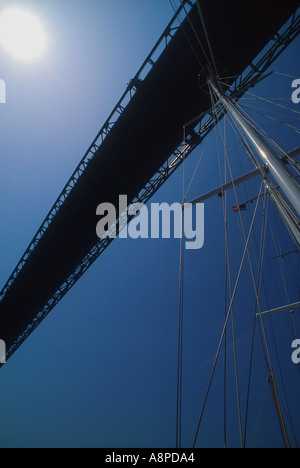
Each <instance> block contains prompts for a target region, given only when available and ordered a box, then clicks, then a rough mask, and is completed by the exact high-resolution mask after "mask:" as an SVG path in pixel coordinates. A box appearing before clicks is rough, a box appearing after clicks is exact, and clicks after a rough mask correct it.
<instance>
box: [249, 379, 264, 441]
mask: <svg viewBox="0 0 300 468" xmlns="http://www.w3.org/2000/svg"><path fill="white" fill-rule="evenodd" d="M268 385H269V377H267V381H266V384H265V388H264V392H263V397H262V400H261V404H260V408H259V412H258V417H257V421H256V425H255V428H254V432H253V436H252V440H251V445H250V447H251V448H253V444H254V439H255V437H256V433H257V429H258V426H259V423H260V419H261V415H262V410H263V405H264V402H265V398H266V394H267V389H268Z"/></svg>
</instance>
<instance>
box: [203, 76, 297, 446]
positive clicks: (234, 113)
mask: <svg viewBox="0 0 300 468" xmlns="http://www.w3.org/2000/svg"><path fill="white" fill-rule="evenodd" d="M208 85H209V86H210V87H211V89H212V90H213V91H214V92H215V93H216V95H217V97H218V99H219V101H220V102H221V103H222V105H223V107H224V109H225V111H226V112H227V113H228V115H229V116H230V117H231V118H232V120H233V122H234V124H235V125H236V127H237V129H238V131H239V133H240V135H241V136H242V138H243V140H244V142H245V144H246V146H250V147H251V148H252V150H253V151H254V155H255V156H254V158H252V157H251V160H252V161H253V162H254V164H255V166H256V170H258V171H259V173H260V174H261V176H262V177H263V179H264V181H265V185H266V190H267V192H268V193H269V194H270V198H271V199H272V201H273V203H274V205H275V207H276V209H277V210H278V212H279V214H280V216H281V218H282V220H283V222H284V224H285V225H286V227H287V229H288V231H289V233H290V235H291V237H292V239H293V241H294V242H295V244H296V246H297V248H298V250H300V221H299V220H300V185H299V183H298V182H297V180H296V179H295V178H294V177H293V176H292V174H291V173H290V172H289V171H288V170H287V169H286V167H285V165H284V162H283V161H282V159H281V158H280V156H279V154H277V152H276V151H275V150H274V148H273V147H272V146H271V144H270V142H269V140H268V139H267V137H266V136H265V135H263V134H262V133H261V132H260V131H259V130H258V127H256V126H255V125H254V124H253V123H252V122H250V120H249V119H248V118H247V117H246V116H245V115H244V114H243V113H242V112H241V111H240V110H239V108H238V106H237V105H236V103H235V102H234V101H233V100H232V99H230V98H229V97H227V96H226V95H225V94H224V93H223V91H222V89H221V87H220V86H219V85H218V83H217V82H216V81H215V80H214V79H209V80H208ZM276 147H277V148H278V149H279V148H280V147H279V146H278V145H276ZM284 154H285V153H284V151H283V150H282V155H284ZM256 156H257V158H256ZM254 172H255V171H254ZM250 174H251V173H250ZM269 174H270V175H271V176H272V177H273V179H274V181H275V182H276V184H277V185H278V187H277V186H275V184H274V183H273V182H272V180H270V178H269ZM255 175H256V174H255ZM278 188H280V189H281V191H282V192H283V194H284V195H285V197H283V195H282V194H281V193H280V192H279V190H278ZM260 319H261V320H262V316H261V315H260ZM268 354H269V353H268ZM269 366H270V369H269V382H270V383H271V389H272V394H273V397H274V402H275V408H276V412H277V415H278V419H279V424H280V429H281V432H282V436H283V441H284V445H285V447H287V448H290V447H291V445H290V441H289V438H288V433H287V430H286V426H285V422H284V418H283V413H282V409H281V406H280V402H279V396H278V391H277V387H276V383H275V377H274V372H273V369H272V364H271V360H270V356H269Z"/></svg>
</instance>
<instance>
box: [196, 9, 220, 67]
mask: <svg viewBox="0 0 300 468" xmlns="http://www.w3.org/2000/svg"><path fill="white" fill-rule="evenodd" d="M197 8H198V12H199V16H200V19H201V24H202V28H203V31H204V34H205V38H206V42H207V45H208V49H209V53H210V56H211V59H212V64H213V66H214V69H215V74H216V76H218V70H217V66H216V61H215V58H214V54H213V50H212V47H211V43H210V40H209V36H208V33H207V29H206V25H205V21H204V16H203V13H202V9H201V6H200V2H199V0H197Z"/></svg>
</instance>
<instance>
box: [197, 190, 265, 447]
mask: <svg viewBox="0 0 300 468" xmlns="http://www.w3.org/2000/svg"><path fill="white" fill-rule="evenodd" d="M262 186H263V184H262V185H261V188H262ZM258 200H259V199H258ZM258 200H257V203H256V207H255V211H254V214H253V218H252V223H251V226H250V229H249V234H248V237H247V240H246V245H245V249H244V252H243V256H242V260H241V263H240V267H239V271H238V275H237V278H236V282H235V286H234V290H233V294H232V297H231V300H230V305H229V308H228V311H227V315H226V320H225V324H224V328H223V331H222V335H221V339H220V343H219V346H218V349H217V353H216V357H215V361H214V364H213V368H212V372H211V376H210V379H209V383H208V387H207V391H206V394H205V398H204V403H203V407H202V410H201V414H200V418H199V422H198V426H197V430H196V434H195V438H194V443H193V448H195V445H196V443H197V439H198V434H199V430H200V426H201V423H202V419H203V415H204V410H205V407H206V403H207V399H208V395H209V392H210V388H211V384H212V381H213V377H214V374H215V370H216V365H217V362H218V359H219V355H220V351H221V347H222V344H223V340H224V336H225V332H226V328H227V325H228V320H229V317H230V313H231V309H232V305H233V301H234V298H235V295H236V291H237V288H238V284H239V281H240V277H241V273H242V269H243V265H244V262H245V258H246V254H247V251H248V245H249V241H250V238H251V234H252V230H253V225H254V220H255V217H256V213H257V208H258Z"/></svg>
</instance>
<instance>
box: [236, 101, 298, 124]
mask: <svg viewBox="0 0 300 468" xmlns="http://www.w3.org/2000/svg"><path fill="white" fill-rule="evenodd" d="M253 101H255V99H253ZM244 108H245V109H250V110H251V109H258V110H261V111H266V108H265V107H257V106H253V105H251V107H248V106H245V105H244ZM268 112H270V113H272V114H276V115H280V116H281V117H287V118H289V119H291V120H300V117H292V116H291V115H287V114H283V113H282V112H278V111H275V110H272V109H268Z"/></svg>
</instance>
